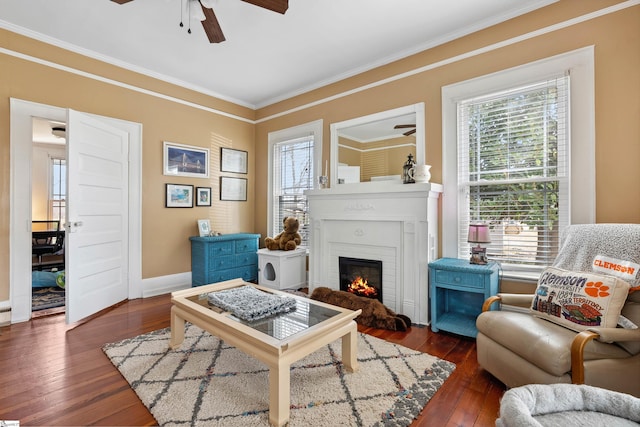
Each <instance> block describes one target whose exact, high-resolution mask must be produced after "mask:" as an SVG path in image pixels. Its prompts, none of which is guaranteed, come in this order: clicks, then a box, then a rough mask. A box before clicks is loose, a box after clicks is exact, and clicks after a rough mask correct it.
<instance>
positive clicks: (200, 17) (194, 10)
mask: <svg viewBox="0 0 640 427" xmlns="http://www.w3.org/2000/svg"><path fill="white" fill-rule="evenodd" d="M185 7H186V10H185V15H187V16H188V17H189V19H191V20H193V21H196V20H197V21H204V20H205V19H207V17H206V16H205V15H204V12H203V11H202V6H201V5H200V2H199V1H198V0H188V1H187V2H186V5H185Z"/></svg>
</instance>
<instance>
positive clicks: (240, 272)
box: [210, 266, 258, 283]
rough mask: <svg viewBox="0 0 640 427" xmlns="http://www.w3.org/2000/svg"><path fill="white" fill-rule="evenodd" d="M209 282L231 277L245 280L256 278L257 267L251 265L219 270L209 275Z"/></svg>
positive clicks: (221, 280) (222, 280)
mask: <svg viewBox="0 0 640 427" xmlns="http://www.w3.org/2000/svg"><path fill="white" fill-rule="evenodd" d="M210 278H211V279H212V282H211V283H217V282H224V281H225V280H231V279H238V278H240V279H242V280H245V281H249V280H256V279H257V278H258V272H257V268H255V267H252V266H246V267H239V268H232V269H229V270H219V271H216V272H214V273H212V274H211V275H210Z"/></svg>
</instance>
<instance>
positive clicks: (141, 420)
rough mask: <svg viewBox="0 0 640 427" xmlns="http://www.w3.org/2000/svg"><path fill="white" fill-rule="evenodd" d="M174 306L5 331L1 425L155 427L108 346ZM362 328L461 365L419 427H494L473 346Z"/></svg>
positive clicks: (486, 378)
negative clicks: (10, 422) (107, 352)
mask: <svg viewBox="0 0 640 427" xmlns="http://www.w3.org/2000/svg"><path fill="white" fill-rule="evenodd" d="M170 306H171V304H170V297H169V295H162V296H158V297H153V298H146V299H139V300H132V301H128V302H125V303H123V304H121V305H119V306H117V307H115V308H113V309H110V310H108V311H106V312H104V313H102V314H100V315H99V316H97V317H94V318H93V319H91V320H89V321H86V322H84V323H81V324H76V325H73V326H69V327H68V326H66V325H65V323H64V315H61V314H58V315H54V316H48V317H40V318H37V319H34V320H31V321H30V322H25V323H19V324H15V325H11V326H6V327H2V328H0V372H2V376H1V377H0V420H19V421H20V424H21V425H24V426H26V425H30V426H34V425H39V426H43V425H47V426H49V425H50V426H86V425H111V426H143V425H156V421H155V419H154V418H153V416H152V415H151V414H150V413H149V411H148V410H147V409H146V408H145V406H144V405H143V404H142V403H141V402H140V400H139V399H138V397H137V396H136V394H135V393H134V392H133V391H132V390H131V388H129V385H128V384H127V382H126V381H125V380H124V378H122V376H121V375H120V373H119V372H118V371H117V370H116V369H115V368H114V367H113V365H112V364H111V362H110V361H109V360H108V359H107V357H106V356H105V355H104V353H103V352H102V350H101V348H102V346H103V345H104V344H106V343H109V342H115V341H119V340H122V339H125V338H130V337H133V336H136V335H139V334H141V333H145V332H149V331H153V330H156V329H160V328H165V327H168V326H169V309H170ZM359 329H360V331H362V332H365V333H368V334H371V335H374V336H376V337H379V338H383V339H386V340H388V341H391V342H395V343H399V344H401V345H404V346H406V347H410V348H414V349H417V350H420V351H424V352H427V353H430V354H432V355H434V356H437V357H440V358H443V359H446V360H449V361H451V362H454V363H455V364H456V366H457V367H456V370H455V371H454V372H453V374H451V376H450V377H449V379H448V380H447V381H446V382H445V384H444V385H443V386H442V387H441V388H440V390H438V392H437V393H436V394H435V396H434V397H433V398H432V399H431V401H430V402H429V403H428V404H427V406H426V407H425V409H424V410H423V411H422V413H421V414H420V417H419V418H418V419H417V420H416V421H415V422H414V423H413V424H412V426H414V427H418V426H465V427H466V426H493V425H495V420H496V418H497V414H498V409H499V400H500V398H501V397H502V394H503V392H504V389H505V388H504V386H503V385H502V384H501V383H500V382H499V381H497V380H496V379H494V378H493V377H492V376H491V375H490V374H488V373H487V372H485V371H484V370H483V369H481V368H479V366H478V363H477V362H476V346H475V341H474V340H472V339H466V338H461V337H457V336H454V335H449V334H446V333H433V332H431V330H430V329H429V328H428V327H412V328H411V329H410V330H409V331H407V332H392V331H386V330H379V329H371V328H363V327H360V328H359Z"/></svg>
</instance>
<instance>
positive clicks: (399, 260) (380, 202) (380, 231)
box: [305, 181, 442, 325]
mask: <svg viewBox="0 0 640 427" xmlns="http://www.w3.org/2000/svg"><path fill="white" fill-rule="evenodd" d="M441 192H442V185H440V184H432V183H415V184H402V183H400V182H397V181H381V182H367V183H359V184H340V185H336V186H335V188H330V189H323V190H310V191H306V192H305V194H306V195H307V196H308V198H309V212H310V217H311V230H312V232H311V241H310V248H309V288H310V291H312V290H313V289H314V288H316V287H319V286H326V287H329V288H331V289H336V290H338V289H339V287H340V284H339V274H338V258H339V257H341V256H343V257H351V258H363V259H371V260H379V261H382V275H383V276H382V288H383V290H382V297H383V303H384V304H385V305H386V306H387V307H389V308H391V309H392V310H394V311H396V312H397V313H402V314H405V315H407V316H409V317H410V318H411V319H412V320H413V322H415V323H419V324H422V325H426V324H427V323H428V319H429V304H428V301H429V299H428V280H427V271H428V268H427V264H428V263H429V262H430V261H431V260H434V259H436V258H437V257H438V254H437V251H438V234H437V233H438V231H437V230H438V197H439V196H440V193H441Z"/></svg>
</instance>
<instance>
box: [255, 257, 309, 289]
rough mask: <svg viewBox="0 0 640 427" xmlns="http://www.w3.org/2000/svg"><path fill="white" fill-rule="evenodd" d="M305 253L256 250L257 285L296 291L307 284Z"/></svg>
mask: <svg viewBox="0 0 640 427" xmlns="http://www.w3.org/2000/svg"><path fill="white" fill-rule="evenodd" d="M306 267H307V251H306V249H303V248H297V249H294V250H292V251H272V250H269V249H266V248H265V249H259V250H258V284H259V285H262V286H267V287H269V288H271V289H297V288H301V287H304V286H306V283H307V268H306Z"/></svg>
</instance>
